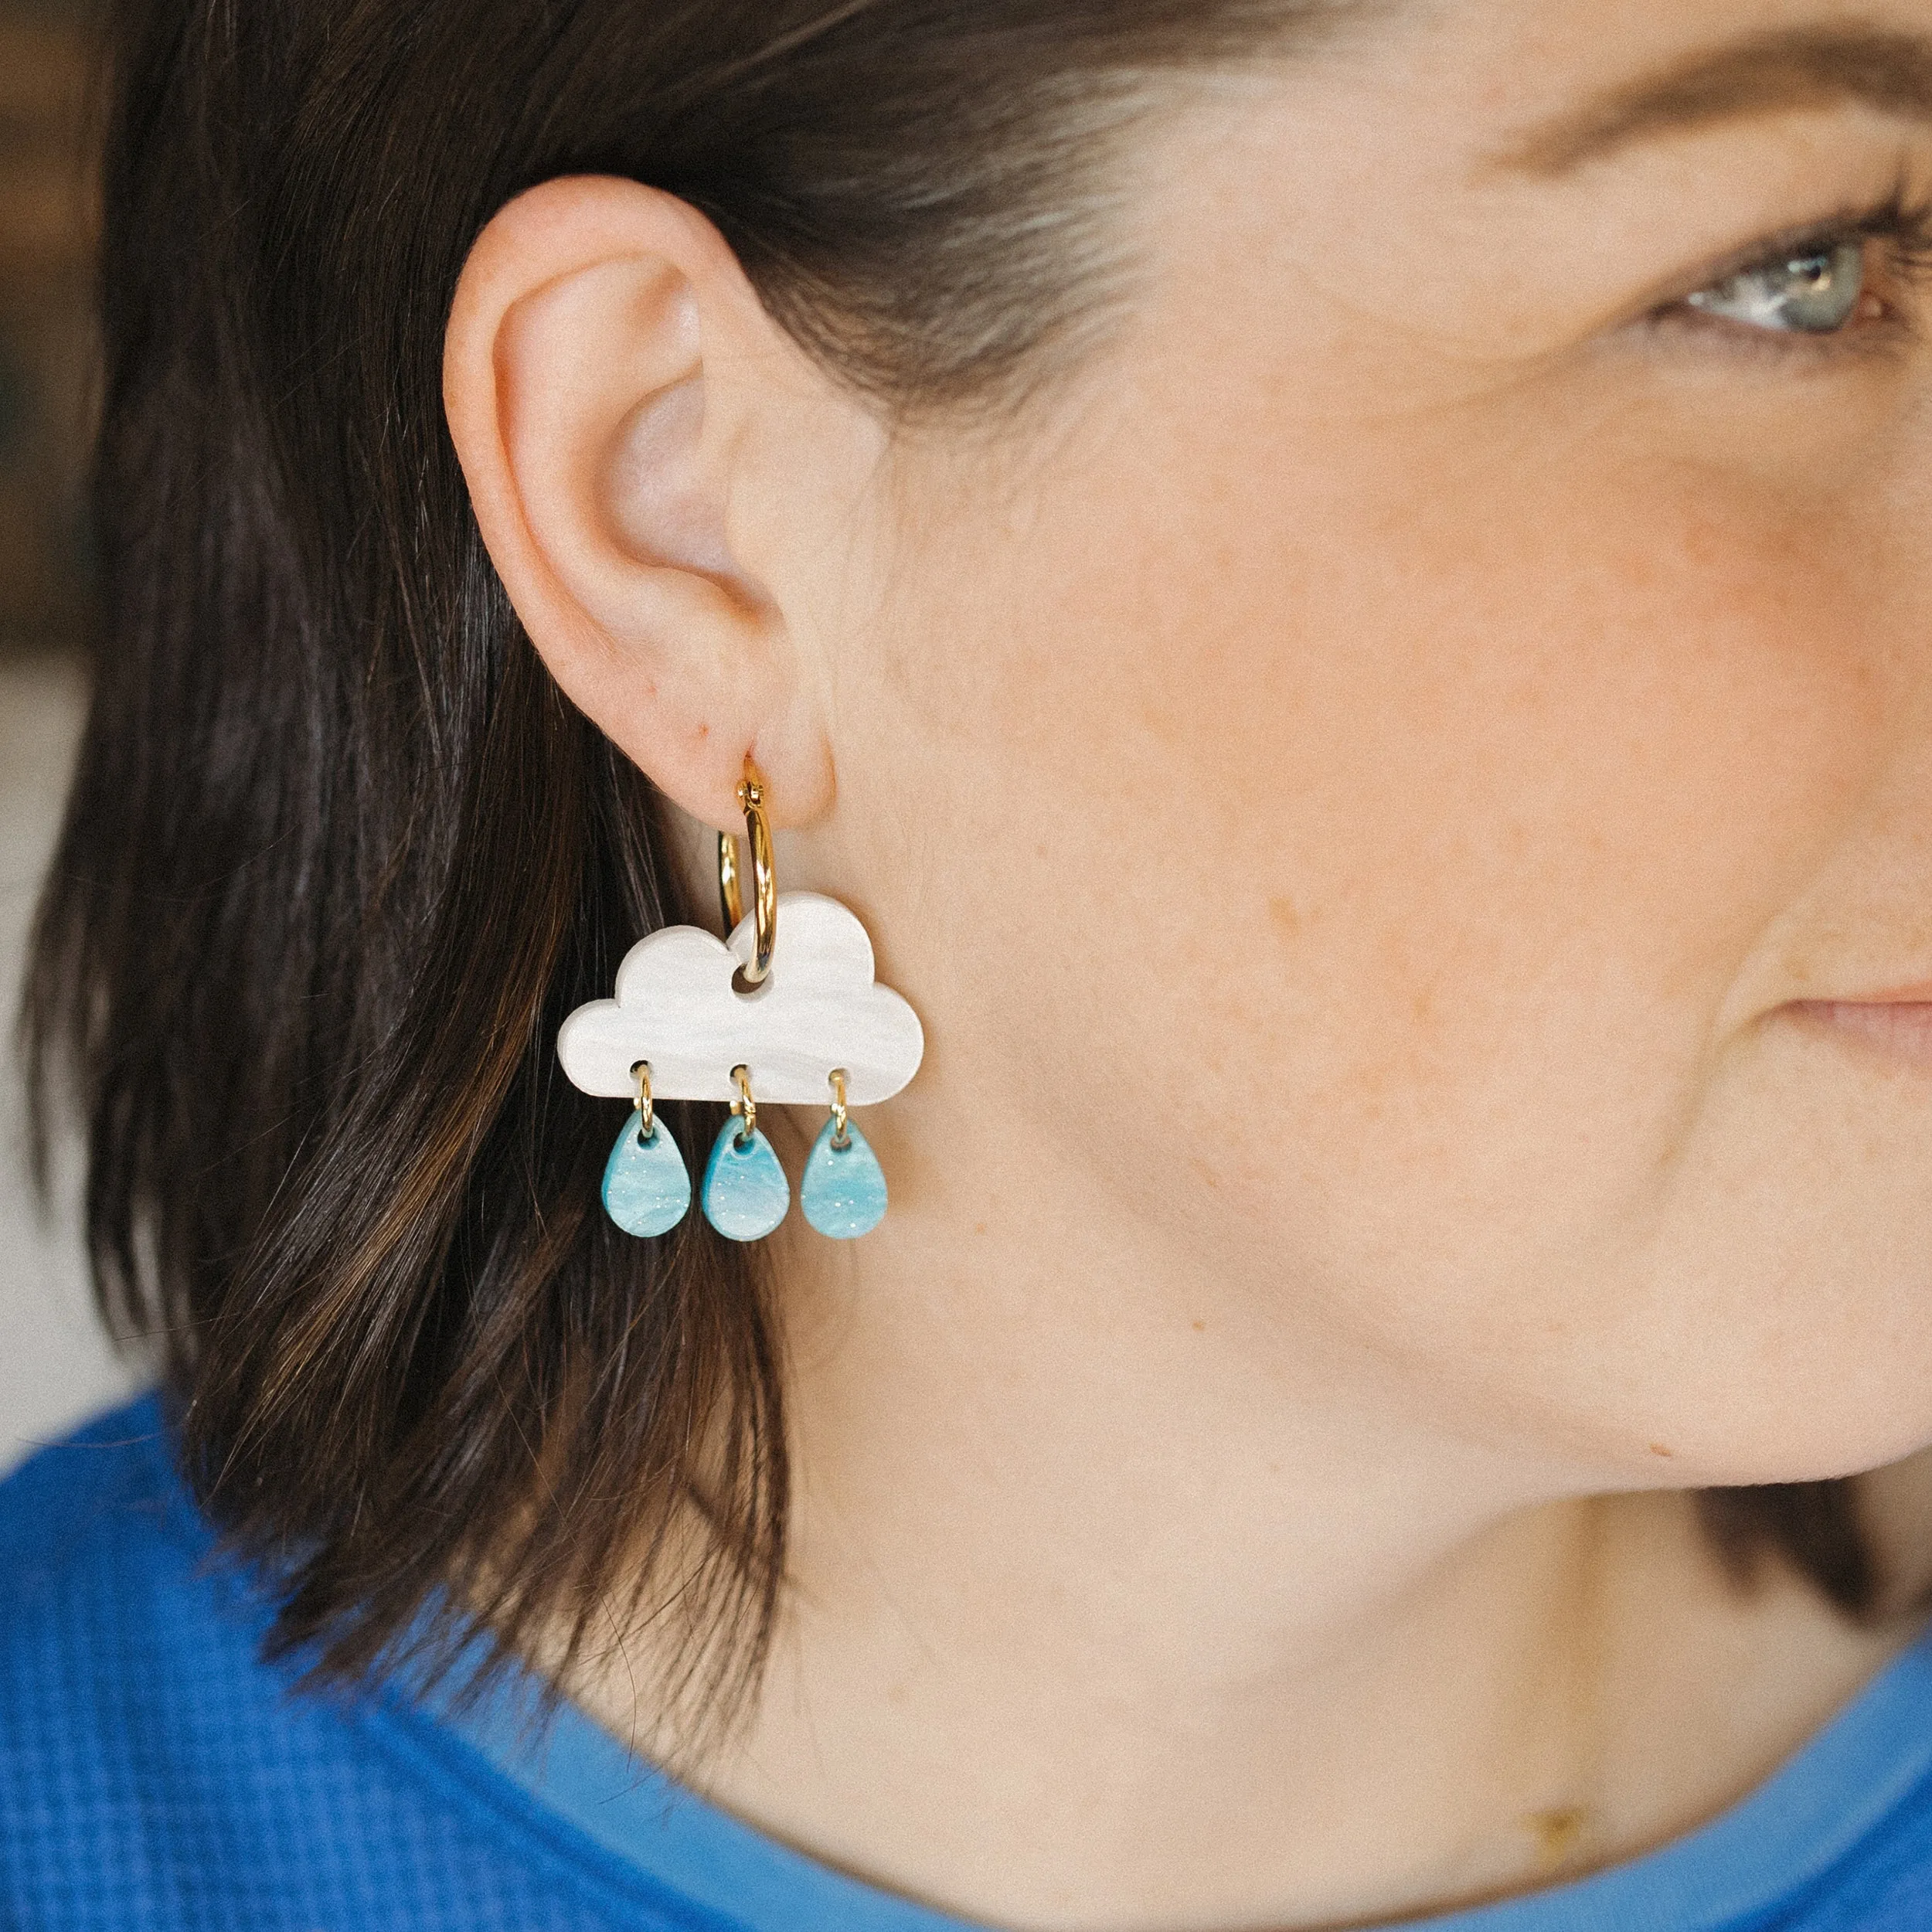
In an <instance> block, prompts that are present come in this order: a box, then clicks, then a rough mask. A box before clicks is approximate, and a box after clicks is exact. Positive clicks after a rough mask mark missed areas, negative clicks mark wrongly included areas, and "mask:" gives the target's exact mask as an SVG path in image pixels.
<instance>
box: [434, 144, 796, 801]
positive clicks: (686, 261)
mask: <svg viewBox="0 0 1932 1932" xmlns="http://www.w3.org/2000/svg"><path fill="white" fill-rule="evenodd" d="M801 369H802V363H801V358H800V357H799V355H798V352H797V351H796V349H794V347H793V345H791V343H790V342H789V341H788V340H787V338H784V335H783V333H782V332H781V331H780V330H779V329H778V328H777V325H775V324H774V323H773V322H772V321H771V320H770V318H769V317H768V316H767V315H766V314H765V312H764V308H762V306H761V305H760V303H759V301H758V299H757V294H756V292H755V291H753V288H752V287H751V285H750V283H749V281H747V279H746V277H745V275H744V273H743V270H742V269H741V268H740V267H739V265H738V263H737V260H736V257H734V256H733V253H732V252H731V250H730V248H729V247H727V246H726V243H725V241H724V240H723V236H720V235H719V233H718V231H717V230H716V228H714V227H713V226H712V225H711V223H709V222H708V221H707V220H706V219H705V218H704V217H703V216H702V215H700V214H699V213H698V212H697V211H696V209H693V208H692V207H691V206H689V204H687V203H685V202H681V201H679V200H677V199H675V197H673V196H669V195H666V194H664V193H662V192H659V191H658V190H657V189H651V188H647V187H644V186H641V185H639V184H638V183H637V182H629V181H624V180H619V179H611V178H606V177H603V176H588V175H587V176H578V177H573V178H570V179H562V180H556V181H550V182H545V183H544V184H543V185H542V186H540V187H537V188H533V189H530V190H529V191H528V192H526V193H525V194H522V195H520V196H518V197H517V199H515V200H514V201H512V202H510V203H509V205H508V206H505V208H503V209H502V210H501V211H500V212H499V213H498V214H497V215H496V216H495V219H493V220H492V222H491V223H490V224H489V226H488V227H487V228H486V229H485V230H484V231H483V233H482V234H481V236H479V237H478V240H477V242H476V245H475V247H474V248H473V249H472V250H471V252H470V256H469V259H468V261H467V262H466V263H465V264H464V269H463V274H462V277H461V281H459V282H458V284H457V291H456V298H455V301H454V305H453V307H452V308H451V315H450V320H449V327H448V331H447V335H446V336H445V338H444V362H443V394H444V407H445V409H446V410H447V413H448V417H449V424H450V432H451V436H452V437H454V440H455V444H456V453H457V458H458V460H459V461H461V464H462V466H463V473H464V478H466V479H467V481H468V485H469V489H470V497H471V502H472V504H473V505H474V509H475V512H476V519H477V522H478V526H480V528H481V532H482V535H483V541H484V543H485V544H486V545H487V546H488V549H489V553H490V556H491V558H492V561H493V562H494V563H495V566H496V568H497V571H498V574H499V575H500V576H501V577H502V580H503V584H504V587H505V590H507V591H508V592H509V598H510V601H511V603H512V605H513V606H514V607H515V610H516V614H517V615H518V617H519V618H521V619H522V623H523V627H524V629H525V630H526V631H527V632H528V633H529V638H530V641H531V642H532V644H533V645H535V646H536V649H537V650H538V651H539V653H540V654H541V655H542V656H543V660H544V662H545V663H546V665H548V666H549V669H550V672H551V675H553V677H554V678H555V679H556V682H557V683H558V685H560V687H561V688H562V689H563V692H564V694H565V695H566V696H567V697H568V698H570V700H571V701H572V702H573V703H575V704H576V705H577V706H578V707H579V708H580V709H581V710H583V712H584V713H586V715H587V716H589V717H590V719H592V721H593V722H594V723H596V724H597V725H598V726H600V728H601V729H602V730H604V733H606V734H607V736H609V737H610V738H611V740H613V741H614V743H616V744H617V746H618V747H620V748H621V749H622V750H624V752H625V753H628V755H629V757H631V759H632V760H634V761H635V763H636V764H638V765H639V766H640V767H642V769H643V770H645V772H647V773H648V774H649V776H650V777H651V779H652V780H653V781H655V784H657V785H658V788H659V789H660V790H661V791H663V792H665V794H667V795H668V797H670V798H672V799H673V800H674V801H675V802H676V803H678V804H680V805H682V806H683V807H684V808H685V810H686V811H689V812H690V813H692V815H694V816H696V818H699V819H701V820H702V821H705V822H706V823H708V824H709V825H716V826H719V827H726V826H730V825H733V824H735V823H736V822H737V820H738V811H737V806H736V788H737V784H738V781H739V780H740V778H741V777H743V770H744V762H745V760H746V758H747V757H753V758H755V759H756V760H757V764H758V765H759V767H760V770H761V771H762V772H763V774H764V776H765V777H766V779H767V784H768V789H769V792H770V798H771V799H772V801H773V802H774V816H776V817H777V818H779V819H780V820H781V822H784V823H787V824H794V825H795V824H798V823H801V822H803V821H807V820H809V819H811V818H814V817H815V816H816V815H818V813H819V812H820V811H822V810H824V809H825V807H826V806H827V805H828V804H829V803H830V801H831V794H832V762H831V755H830V749H829V747H828V743H827V741H826V735H825V728H824V720H823V718H822V716H821V706H820V704H819V702H818V695H817V694H818V691H819V690H820V689H821V682H822V681H821V679H820V677H819V676H818V675H817V672H816V668H815V667H814V666H813V665H811V664H810V663H808V662H804V661H802V658H803V654H802V653H801V650H800V648H799V647H798V641H797V638H796V637H795V636H794V628H792V627H790V626H788V625H787V621H786V616H785V613H784V610H783V609H782V608H781V599H780V597H777V596H776V595H774V587H772V586H770V585H769V584H767V583H761V582H760V581H758V580H757V578H756V577H755V576H754V575H753V573H752V571H751V569H750V566H749V565H748V563H747V553H750V554H757V553H759V552H760V548H761V545H760V536H761V532H760V531H759V530H758V529H756V528H750V527H747V518H750V519H756V518H757V517H758V516H760V515H764V514H765V513H766V512H767V510H769V509H771V508H772V507H774V505H775V504H776V502H777V501H778V498H779V496H782V495H783V492H782V490H781V491H780V492H778V495H776V496H775V495H774V488H773V487H772V485H773V483H774V477H773V476H772V475H771V474H770V471H772V470H773V469H774V467H777V468H787V467H788V469H789V472H790V474H791V477H793V478H797V477H799V476H803V475H808V474H810V464H809V461H808V460H806V459H808V452H807V451H797V450H794V451H792V452H791V454H792V456H793V457H794V460H793V461H791V463H790V464H789V465H788V466H787V465H785V464H783V462H782V461H781V460H779V459H778V453H781V452H784V451H786V449H787V442H788V439H795V437H797V435H798V434H799V433H800V422H801V410H800V396H801ZM760 464H763V465H764V471H762V472H760V469H759V466H760ZM734 517H735V519H736V527H734ZM770 554H776V553H773V552H770V551H769V549H768V548H767V560H768V559H769V555H770Z"/></svg>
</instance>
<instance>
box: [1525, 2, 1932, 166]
mask: <svg viewBox="0 0 1932 1932" xmlns="http://www.w3.org/2000/svg"><path fill="white" fill-rule="evenodd" d="M1842 103H1850V104H1858V105H1861V106H1864V107H1873V108H1876V109H1877V110H1878V111H1879V113H1881V114H1890V115H1894V116H1896V117H1899V118H1901V119H1903V120H1907V121H1932V38H1927V36H1923V35H1920V34H1916V33H1906V32H1886V31H1885V30H1883V29H1878V28H1872V27H1863V28H1860V27H1853V28H1843V27H1840V28H1828V27H1818V28H1798V29H1784V30H1783V31H1774V32H1769V33H1764V34H1760V35H1757V36H1754V37H1753V38H1752V39H1748V40H1743V41H1740V42H1738V43H1736V44H1735V45H1733V46H1726V47H1720V48H1717V49H1713V50H1709V51H1707V52H1704V53H1694V54H1691V55H1689V56H1686V57H1685V58H1684V59H1682V60H1678V61H1675V62H1673V63H1671V64H1670V65H1669V66H1666V67H1664V68H1662V69H1661V70H1658V71H1657V72H1656V73H1650V74H1646V75H1645V76H1643V77H1641V78H1639V79H1638V80H1632V81H1627V82H1625V83H1623V84H1622V85H1621V86H1620V87H1614V88H1612V89H1611V90H1609V92H1607V93H1606V94H1599V95H1597V96H1596V97H1594V99H1592V100H1588V101H1586V102H1585V103H1584V104H1583V106H1582V107H1578V108H1573V109H1572V110H1570V111H1569V112H1567V113H1565V114H1560V115H1558V116H1557V117H1556V118H1554V119H1553V120H1551V121H1546V122H1544V123H1543V124H1541V125H1539V126H1538V127H1536V128H1532V129H1530V130H1529V132H1528V133H1527V134H1524V135H1522V136H1521V137H1520V138H1519V139H1518V140H1517V141H1515V143H1513V144H1512V145H1511V146H1509V148H1505V150H1504V151H1502V154H1500V155H1498V157H1497V162H1498V165H1500V166H1501V167H1502V168H1505V169H1509V170H1512V171H1514V172H1520V173H1524V174H1531V175H1560V174H1565V173H1567V172H1569V171H1570V169H1571V168H1576V167H1578V166H1580V165H1581V164H1582V163H1583V162H1587V161H1594V160H1596V159H1597V158H1598V157H1600V156H1601V155H1607V154H1610V153H1611V152H1613V151H1614V150H1616V149H1617V148H1621V147H1624V146H1625V145H1628V143H1629V142H1631V141H1637V140H1639V139H1641V138H1644V137H1645V136H1646V135H1650V134H1663V133H1667V132H1681V131H1684V130H1686V129H1690V128H1702V127H1707V126H1709V125H1712V124H1714V123H1716V122H1718V121H1730V120H1734V119H1736V118H1738V117H1740V116H1743V115H1747V114H1774V113H1778V112H1781V111H1782V112H1786V113H1790V112H1794V111H1802V110H1803V109H1805V108H1808V107H1833V106H1836V105H1838V104H1842Z"/></svg>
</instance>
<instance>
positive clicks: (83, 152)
mask: <svg viewBox="0 0 1932 1932" xmlns="http://www.w3.org/2000/svg"><path fill="white" fill-rule="evenodd" d="M93 11H94V10H93V8H92V6H91V5H89V4H87V0H0V1015H4V1016H5V1021H6V1025H5V1029H4V1034H3V1035H0V1038H3V1039H4V1047H3V1048H0V1470H4V1469H5V1468H9V1467H10V1466H11V1465H12V1464H13V1463H15V1462H16V1461H19V1458H21V1457H22V1455H24V1454H26V1452H27V1451H28V1450H29V1448H30V1447H32V1444H35V1443H36V1442H38V1441H42V1440H46V1439H47V1438H48V1437H49V1436H51V1435H54V1434H59V1433H60V1431H61V1430H63V1429H64V1428H66V1427H68V1426H69V1425H70V1424H71V1423H73V1422H74V1421H76V1420H78V1419H79V1418H80V1417H82V1416H83V1415H85V1414H87V1413H89V1412H90V1411H91V1410H94V1409H97V1408H99V1407H100V1406H104V1404H106V1403H108V1402H110V1401H111V1400H114V1397H115V1396H117V1394H119V1393H121V1391H122V1390H124V1389H125V1388H127V1387H128V1386H129V1383H130V1377H129V1374H128V1370H127V1369H125V1368H124V1367H123V1366H121V1364H120V1363H118V1362H117V1361H116V1359H115V1358H114V1355H113V1354H112V1352H111V1351H110V1349H109V1348H108V1346H107V1342H106V1340H105V1338H104V1336H103V1335H101V1333H100V1329H99V1327H98V1325H97V1322H96V1321H95V1319H94V1315H93V1312H92V1308H91V1306H90V1302H89V1299H88V1294H87V1284H86V1278H85V1274H84V1271H83V1267H82V1264H81V1260H80V1244H79V1242H78V1240H77V1234H76V1227H75V1220H76V1213H75V1206H76V1203H75V1186H74V1183H75V1179H76V1175H75V1172H74V1168H75V1166H76V1162H75V1161H74V1158H73V1150H72V1149H67V1150H65V1151H64V1153H65V1158H63V1162H62V1163H61V1166H62V1168H63V1172H61V1173H60V1175H59V1176H58V1177H57V1185H56V1199H55V1201H54V1202H53V1206H52V1208H51V1210H50V1211H49V1212H46V1213H43V1211H42V1210H41V1209H39V1207H38V1206H37V1205H36V1202H35V1201H34V1199H33V1196H32V1193H31V1192H30V1190H29V1187H28V1185H27V1179H26V1170H25V1165H24V1160H23V1151H24V1149H23V1141H22V1117H21V1104H20V1082H19V1064H18V1060H17V1056H16V1053H15V1046H14V1042H13V1037H12V1015H13V1012H14V1009H15V1001H16V998H17V996H18V991H19V973H20V962H21V957H22V947H23V944H24V942H25V939H26V929H27V926H28V923H29V920H30V918H31V917H32V907H33V900H34V896H35V893H36V890H37V889H38V887H39V879H40V876H41V873H42V872H43V870H44V869H45V867H46V862H47V855H48V852H49V850H50V849H51V847H52V845H53V835H54V831H55V828H56V824H57V822H58V819H59V815H60V803H61V798H62V794H63V791H64V790H65V787H66V778H67V771H68V767H69V765H70V763H71V760H72V758H73V747H74V742H75V738H76V736H77V733H78V731H79V730H80V714H81V708H82V705H83V702H84V699H85V692H86V679H85V675H84V673H83V668H82V664H81V658H80V645H81V641H82V639H83V636H84V635H85V633H86V629H87V610H88V575H87V546H86V543H85V539H84V536H83V519H82V515H81V510H80V475H81V471H82V468H83V464H84V463H85V460H86V448H87V427H88V409H89V405H90V400H91V393H92V390H91V381H92V372H93V332H92V328H91V326H90V315H89V298H90V253H91V231H92V227H93V222H92V206H91V200H90V192H89V185H88V183H89V168H88V165H87V162H88V156H87V137H86V109H87V87H88V83H89V78H90V63H91V44H92V43H91V34H90V21H91V19H92V18H93Z"/></svg>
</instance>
